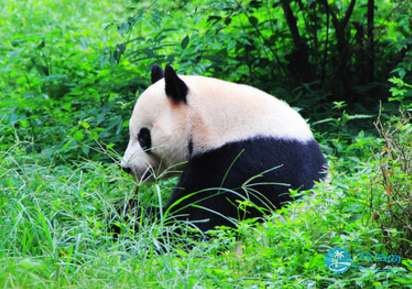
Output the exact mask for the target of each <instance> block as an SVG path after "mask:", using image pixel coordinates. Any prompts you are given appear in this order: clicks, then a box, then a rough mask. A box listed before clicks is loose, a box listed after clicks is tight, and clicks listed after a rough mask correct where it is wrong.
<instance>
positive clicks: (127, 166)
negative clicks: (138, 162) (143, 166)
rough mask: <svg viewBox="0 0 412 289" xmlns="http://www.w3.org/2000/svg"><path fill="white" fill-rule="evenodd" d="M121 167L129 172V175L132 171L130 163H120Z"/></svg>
mask: <svg viewBox="0 0 412 289" xmlns="http://www.w3.org/2000/svg"><path fill="white" fill-rule="evenodd" d="M120 169H122V170H123V171H124V172H125V173H128V174H129V175H130V174H131V173H132V168H131V167H130V166H129V165H124V164H121V165H120Z"/></svg>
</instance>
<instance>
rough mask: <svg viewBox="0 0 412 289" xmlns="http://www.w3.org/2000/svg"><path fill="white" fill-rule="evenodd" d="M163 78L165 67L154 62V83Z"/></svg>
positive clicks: (152, 78)
mask: <svg viewBox="0 0 412 289" xmlns="http://www.w3.org/2000/svg"><path fill="white" fill-rule="evenodd" d="M162 78H163V69H162V68H161V67H160V66H159V65H157V63H155V64H153V66H152V76H151V80H152V84H153V83H155V82H157V81H158V80H160V79H162Z"/></svg>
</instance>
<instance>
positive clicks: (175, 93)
mask: <svg viewBox="0 0 412 289" xmlns="http://www.w3.org/2000/svg"><path fill="white" fill-rule="evenodd" d="M165 82H166V87H165V91H166V95H167V96H168V97H170V98H172V99H173V100H175V101H176V102H183V103H185V104H186V95H187V91H188V89H187V86H186V84H185V83H184V82H183V80H181V79H180V78H179V77H178V76H177V74H176V72H175V71H174V70H173V68H172V67H171V66H170V65H166V68H165Z"/></svg>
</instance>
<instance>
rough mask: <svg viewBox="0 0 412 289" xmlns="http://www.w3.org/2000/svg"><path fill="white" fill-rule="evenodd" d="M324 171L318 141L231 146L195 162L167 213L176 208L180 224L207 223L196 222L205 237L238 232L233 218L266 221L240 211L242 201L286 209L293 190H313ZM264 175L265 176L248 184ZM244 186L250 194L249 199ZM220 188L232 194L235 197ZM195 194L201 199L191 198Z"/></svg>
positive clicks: (251, 211) (252, 212)
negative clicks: (222, 228)
mask: <svg viewBox="0 0 412 289" xmlns="http://www.w3.org/2000/svg"><path fill="white" fill-rule="evenodd" d="M324 165H325V159H324V157H323V155H322V153H321V151H320V149H319V146H318V145H317V143H316V141H315V140H312V141H309V142H308V143H305V144H304V143H301V142H299V141H297V140H282V139H274V138H268V137H256V138H253V139H248V140H244V141H240V142H232V143H228V144H225V145H223V146H222V147H220V148H218V149H214V150H211V151H208V152H205V153H202V154H197V155H194V156H193V157H192V158H191V160H190V161H189V163H188V167H187V169H186V170H185V172H184V173H183V175H182V176H181V178H180V180H179V183H178V185H177V187H176V188H175V190H174V191H173V192H172V194H171V197H170V199H169V200H168V201H167V203H166V205H165V207H164V208H163V212H165V211H166V210H167V209H169V208H170V207H171V210H170V212H171V213H172V215H173V216H174V217H175V218H176V219H179V220H189V221H192V222H193V221H200V220H203V221H202V222H197V223H196V222H194V223H196V226H197V227H198V228H199V229H200V230H201V231H203V232H206V231H207V230H209V229H213V228H214V227H215V226H218V225H226V226H231V227H233V226H234V224H233V223H232V222H230V221H229V220H228V219H227V218H234V219H239V218H240V219H243V218H252V217H261V216H262V215H263V214H262V212H261V211H259V210H258V209H256V208H253V207H247V208H246V209H247V213H244V212H243V211H242V210H238V208H237V207H236V206H238V205H239V203H238V202H237V201H236V200H241V201H243V200H244V198H248V197H247V196H249V198H250V201H251V202H253V203H254V204H256V205H257V206H259V207H262V208H269V209H274V208H280V207H281V205H282V203H283V202H287V201H291V197H290V195H289V192H288V190H289V188H291V189H294V190H295V189H300V190H308V189H310V188H312V187H313V185H314V183H313V182H314V181H319V180H320V179H322V178H324V177H325V173H324V172H322V171H323V170H324V169H325V168H324ZM276 167H278V168H276ZM265 171H266V173H264V172H265ZM259 174H261V176H259V177H257V178H255V179H253V180H252V181H250V183H249V184H246V183H247V182H248V181H249V180H250V179H251V178H252V177H255V176H257V175H259ZM225 176H226V177H225ZM286 184H290V186H288V185H286ZM242 186H245V187H249V188H250V190H247V193H245V190H244V189H242V188H241V187H242ZM211 188H212V190H206V191H203V192H199V191H202V190H205V189H211ZM219 188H226V189H231V190H233V191H234V192H235V193H232V192H228V191H225V190H223V189H219ZM256 191H258V192H259V193H257V192H256ZM192 193H196V194H195V195H192V196H190V197H187V196H189V195H190V194H192ZM236 194H239V195H241V196H243V197H240V196H239V195H236ZM185 197H187V198H185ZM183 198H185V199H183ZM201 207H202V208H201ZM203 208H205V209H203ZM207 209H209V210H212V211H214V212H217V213H214V212H211V211H208V210H207ZM219 214H221V215H223V216H225V217H226V218H224V217H221V216H219Z"/></svg>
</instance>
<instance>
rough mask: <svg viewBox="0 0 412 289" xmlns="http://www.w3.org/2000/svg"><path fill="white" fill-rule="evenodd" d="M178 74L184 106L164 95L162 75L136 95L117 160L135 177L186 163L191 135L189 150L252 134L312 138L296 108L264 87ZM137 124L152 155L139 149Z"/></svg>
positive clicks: (207, 148)
mask: <svg viewBox="0 0 412 289" xmlns="http://www.w3.org/2000/svg"><path fill="white" fill-rule="evenodd" d="M179 77H180V78H181V79H182V80H183V81H184V82H185V83H186V85H187V87H188V89H189V91H188V95H187V104H184V103H182V102H181V103H176V102H175V101H173V100H172V99H170V98H169V97H167V96H166V94H165V82H164V79H161V80H159V81H157V82H156V83H155V84H153V85H152V86H150V87H149V88H148V89H147V90H146V91H145V92H144V93H143V94H142V95H141V96H140V97H139V99H138V101H137V103H136V106H135V108H134V110H133V114H132V117H131V119H130V126H129V128H130V142H129V145H128V147H127V150H126V153H125V155H124V158H123V161H122V164H125V163H128V164H129V165H131V167H132V168H133V170H134V175H135V176H136V177H137V178H138V179H141V178H142V177H143V175H144V172H145V171H147V169H148V168H149V167H151V168H152V169H153V170H154V171H155V173H156V174H159V173H162V172H164V170H165V169H166V168H168V167H169V166H171V165H174V164H178V163H182V162H186V161H188V160H189V157H190V156H189V148H188V143H189V140H190V139H192V141H193V154H198V153H201V152H205V151H208V150H211V149H214V148H218V147H220V146H222V145H224V144H225V143H228V142H233V141H240V140H245V139H248V138H252V137H255V136H267V137H274V138H282V139H288V140H299V141H302V142H306V141H309V140H312V139H313V136H312V133H311V131H310V130H309V128H308V126H307V124H306V123H305V121H304V120H303V118H302V117H301V116H300V115H299V114H298V113H297V112H296V111H294V110H293V109H292V108H291V107H289V106H288V105H287V104H285V103H284V102H282V101H280V100H279V99H277V98H275V97H273V96H271V95H269V94H267V93H265V92H263V91H260V90H258V89H256V88H253V87H250V86H247V85H240V84H235V83H230V82H226V81H222V80H217V79H213V78H208V77H202V76H179ZM142 127H147V128H148V129H150V131H151V137H152V148H153V149H152V151H153V153H154V155H156V156H157V157H153V156H152V155H150V154H148V153H145V152H143V150H142V148H141V147H140V144H139V142H138V141H137V134H138V132H139V131H140V129H141V128H142ZM161 156H163V157H161ZM161 159H162V160H161ZM160 163H161V165H160ZM182 168H184V167H182Z"/></svg>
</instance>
